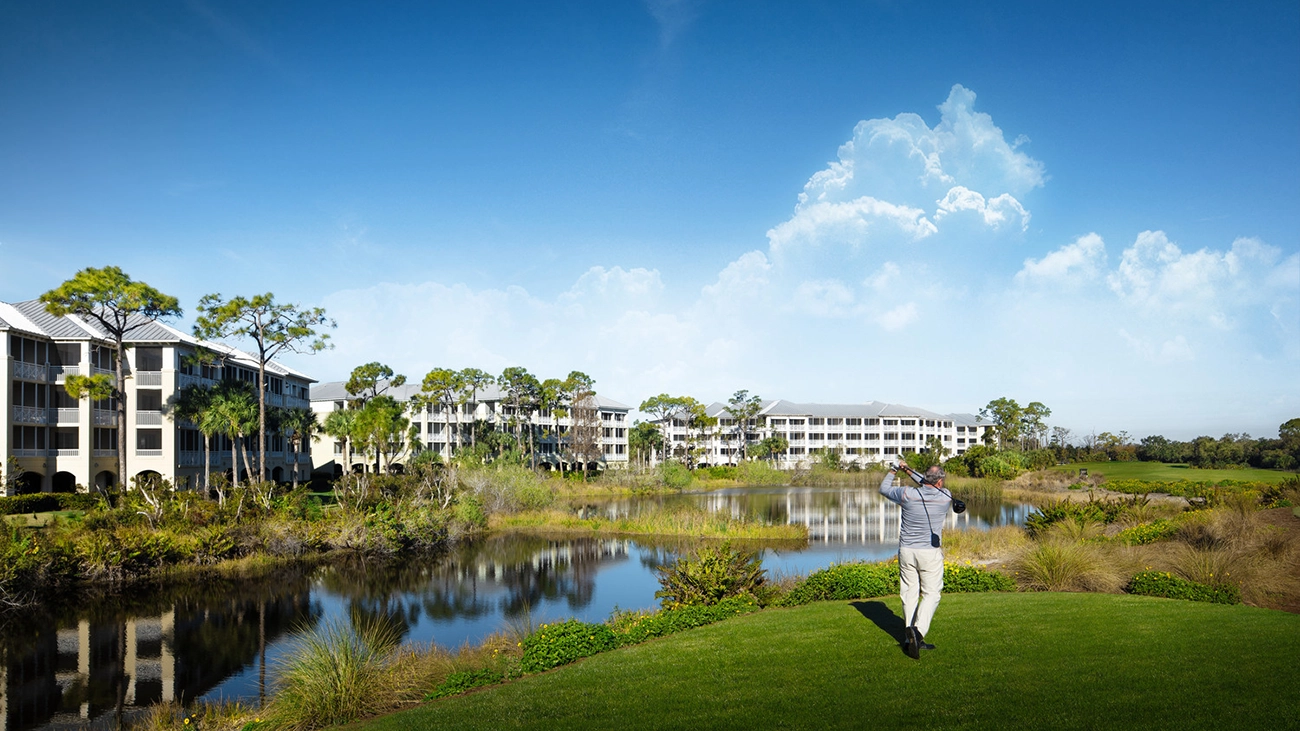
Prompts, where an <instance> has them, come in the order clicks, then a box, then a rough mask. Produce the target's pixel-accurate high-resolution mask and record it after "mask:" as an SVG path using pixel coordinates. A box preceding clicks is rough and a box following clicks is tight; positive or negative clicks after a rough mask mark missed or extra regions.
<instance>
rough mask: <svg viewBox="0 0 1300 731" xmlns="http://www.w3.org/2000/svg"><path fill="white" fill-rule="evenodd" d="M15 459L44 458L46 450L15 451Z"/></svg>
mask: <svg viewBox="0 0 1300 731" xmlns="http://www.w3.org/2000/svg"><path fill="white" fill-rule="evenodd" d="M12 451H13V454H14V456H15V457H44V456H45V450H44V449H15V450H12Z"/></svg>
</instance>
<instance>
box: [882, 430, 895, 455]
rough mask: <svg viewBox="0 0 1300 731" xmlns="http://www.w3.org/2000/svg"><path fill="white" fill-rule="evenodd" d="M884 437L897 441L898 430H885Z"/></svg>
mask: <svg viewBox="0 0 1300 731" xmlns="http://www.w3.org/2000/svg"><path fill="white" fill-rule="evenodd" d="M885 439H888V440H891V441H898V432H896V431H887V432H885ZM891 454H892V453H891Z"/></svg>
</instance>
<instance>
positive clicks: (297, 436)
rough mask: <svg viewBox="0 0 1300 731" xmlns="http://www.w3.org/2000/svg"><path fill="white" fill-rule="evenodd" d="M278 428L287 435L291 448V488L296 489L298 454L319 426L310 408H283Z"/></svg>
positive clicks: (306, 445) (314, 413) (309, 442)
mask: <svg viewBox="0 0 1300 731" xmlns="http://www.w3.org/2000/svg"><path fill="white" fill-rule="evenodd" d="M280 428H281V429H283V430H284V431H285V432H287V433H288V435H289V445H290V446H291V447H292V448H293V489H295V490H297V489H298V455H299V454H301V453H302V451H303V449H306V448H307V447H308V445H310V444H311V439H312V435H313V433H314V432H315V431H316V430H317V429H319V428H320V422H318V421H316V412H314V411H312V410H311V409H285V410H284V414H283V415H282V417H281V420H280Z"/></svg>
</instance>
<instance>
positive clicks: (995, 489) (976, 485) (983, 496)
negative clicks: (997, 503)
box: [944, 477, 1002, 500]
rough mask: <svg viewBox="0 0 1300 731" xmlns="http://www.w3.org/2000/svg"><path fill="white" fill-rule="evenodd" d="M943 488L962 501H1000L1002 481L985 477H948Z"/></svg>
mask: <svg viewBox="0 0 1300 731" xmlns="http://www.w3.org/2000/svg"><path fill="white" fill-rule="evenodd" d="M944 486H945V487H947V488H948V490H949V491H951V492H952V494H953V495H954V496H956V497H959V498H961V499H963V500H1001V499H1002V480H992V479H989V478H986V477H949V478H947V479H945V480H944Z"/></svg>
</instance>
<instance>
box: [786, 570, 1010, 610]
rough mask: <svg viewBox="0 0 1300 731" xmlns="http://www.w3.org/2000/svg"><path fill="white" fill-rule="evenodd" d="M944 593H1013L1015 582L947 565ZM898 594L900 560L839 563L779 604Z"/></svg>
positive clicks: (805, 582) (801, 584) (815, 574)
mask: <svg viewBox="0 0 1300 731" xmlns="http://www.w3.org/2000/svg"><path fill="white" fill-rule="evenodd" d="M943 590H944V592H945V593H964V592H985V591H1014V590H1015V581H1014V580H1012V578H1011V577H1009V576H1007V575H1006V574H1003V573H1001V572H998V571H994V570H991V569H987V568H984V567H983V566H977V565H974V564H958V563H951V562H944V565H943ZM897 593H898V561H897V560H890V561H882V562H880V563H867V562H863V561H859V562H852V563H842V564H836V565H834V566H831V567H829V568H825V569H822V570H820V571H814V572H813V573H811V574H809V575H808V576H807V578H805V579H804V580H803V581H801V582H799V583H798V584H797V585H795V587H794V588H793V589H791V590H790V592H789V593H787V594H786V595H785V596H784V597H782V598H781V599H780V600H779V601H777V602H776V603H777V604H780V605H783V606H796V605H800V604H808V603H810V602H817V601H829V600H844V599H867V598H870V597H877V596H887V595H889V594H897Z"/></svg>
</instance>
